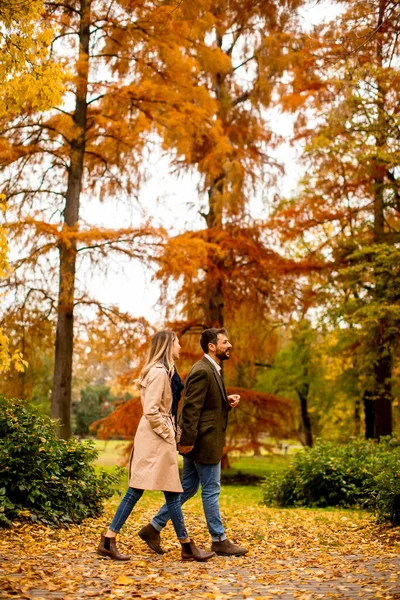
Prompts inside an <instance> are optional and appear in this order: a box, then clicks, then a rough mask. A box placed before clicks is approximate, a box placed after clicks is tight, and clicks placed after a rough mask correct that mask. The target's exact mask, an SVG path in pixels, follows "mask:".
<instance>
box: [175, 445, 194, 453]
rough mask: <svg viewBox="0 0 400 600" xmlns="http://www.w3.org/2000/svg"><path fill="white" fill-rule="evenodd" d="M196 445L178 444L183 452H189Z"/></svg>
mask: <svg viewBox="0 0 400 600" xmlns="http://www.w3.org/2000/svg"><path fill="white" fill-rule="evenodd" d="M193 448H194V446H181V445H180V444H178V450H179V452H180V453H181V454H187V453H188V452H190V451H191V450H193Z"/></svg>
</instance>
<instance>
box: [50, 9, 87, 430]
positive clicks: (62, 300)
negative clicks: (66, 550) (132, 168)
mask: <svg viewBox="0 0 400 600" xmlns="http://www.w3.org/2000/svg"><path fill="white" fill-rule="evenodd" d="M90 5H91V0H81V3H80V25H79V59H78V63H77V65H78V66H77V86H76V103H75V110H74V114H73V121H74V127H75V136H74V138H73V139H72V140H71V143H70V163H69V168H68V182H67V191H66V199H65V209H64V225H63V231H62V235H61V237H60V240H59V244H58V248H59V260H60V265H59V292H58V316H57V331H56V342H55V365H54V378H53V391H52V402H51V416H52V417H53V419H59V422H60V425H59V430H58V434H59V436H60V437H61V438H64V439H68V438H69V437H70V436H71V384H72V357H73V340H74V296H75V272H76V254H77V244H76V239H75V238H74V232H75V231H76V230H77V228H78V222H79V203H80V194H81V188H82V179H83V167H84V155H85V143H86V121H87V90H88V75H89V40H90Z"/></svg>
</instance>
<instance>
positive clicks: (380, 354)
mask: <svg viewBox="0 0 400 600" xmlns="http://www.w3.org/2000/svg"><path fill="white" fill-rule="evenodd" d="M386 6H387V0H379V16H378V24H377V25H378V26H377V34H376V59H377V66H378V67H379V68H382V67H383V34H382V32H381V27H382V23H383V20H384V15H385V9H386ZM377 111H378V114H377V131H376V135H375V144H376V150H377V159H376V161H375V164H374V165H373V168H374V173H373V178H374V242H375V243H376V244H379V243H382V242H383V241H384V240H385V198H384V185H385V181H384V174H385V172H386V165H385V164H384V163H383V162H382V160H381V159H380V158H379V156H380V149H381V148H382V147H383V146H384V145H385V144H386V142H387V140H386V116H385V91H384V89H383V87H382V84H381V81H380V79H379V76H378V78H377ZM381 277H382V276H381ZM378 278H379V274H377V276H376V280H377V281H378ZM385 287H386V282H385V281H384V282H380V285H378V284H377V285H376V289H375V294H376V296H377V298H378V299H380V298H382V301H384V299H385V289H384V288H385ZM387 327H388V324H387V323H386V322H385V320H382V322H381V323H380V333H379V339H378V340H376V342H377V356H376V359H375V364H374V369H373V378H374V383H373V393H372V399H373V401H374V411H373V415H374V427H373V437H374V438H376V439H379V438H380V437H381V436H383V435H391V434H392V432H393V416H392V400H393V394H392V383H391V381H392V369H393V363H392V356H391V344H390V343H389V341H388V340H387V333H386V332H387Z"/></svg>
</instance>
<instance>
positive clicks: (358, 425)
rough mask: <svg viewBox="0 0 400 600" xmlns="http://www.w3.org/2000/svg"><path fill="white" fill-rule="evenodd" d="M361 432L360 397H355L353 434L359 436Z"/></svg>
mask: <svg viewBox="0 0 400 600" xmlns="http://www.w3.org/2000/svg"><path fill="white" fill-rule="evenodd" d="M360 433H361V401H360V398H356V401H355V404H354V435H355V437H360Z"/></svg>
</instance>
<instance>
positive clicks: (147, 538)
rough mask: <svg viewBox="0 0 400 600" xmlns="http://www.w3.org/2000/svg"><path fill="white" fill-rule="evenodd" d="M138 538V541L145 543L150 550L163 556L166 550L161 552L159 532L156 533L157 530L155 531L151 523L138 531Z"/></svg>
mask: <svg viewBox="0 0 400 600" xmlns="http://www.w3.org/2000/svg"><path fill="white" fill-rule="evenodd" d="M138 536H139V537H140V539H142V540H143V541H144V542H146V544H147V545H148V547H149V548H150V549H151V550H154V552H157V554H165V552H166V550H163V549H162V548H161V545H160V543H161V537H160V532H159V531H157V529H155V528H154V527H153V525H151V523H149V524H148V525H145V526H144V527H142V529H141V530H140V531H138Z"/></svg>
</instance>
